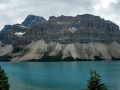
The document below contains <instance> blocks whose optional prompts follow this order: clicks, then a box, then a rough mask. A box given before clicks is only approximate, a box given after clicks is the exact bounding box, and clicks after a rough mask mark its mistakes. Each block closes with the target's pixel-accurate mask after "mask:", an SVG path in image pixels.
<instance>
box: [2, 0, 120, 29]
mask: <svg viewBox="0 0 120 90" xmlns="http://www.w3.org/2000/svg"><path fill="white" fill-rule="evenodd" d="M6 1H8V0H2V1H1V2H0V4H1V3H3V4H5V5H6V8H3V9H2V10H1V12H2V13H1V14H0V22H1V24H0V29H1V28H3V26H4V25H5V24H8V23H9V24H15V23H21V22H22V21H23V20H24V19H25V18H26V16H27V15H29V14H34V15H39V16H43V17H45V18H46V19H48V18H49V16H52V15H54V16H60V15H67V16H69V15H72V16H76V15H77V14H85V13H90V14H95V15H98V16H101V17H102V18H106V19H107V18H108V15H111V18H108V19H110V20H112V21H114V22H115V23H118V19H117V18H118V17H119V15H120V13H119V9H118V8H119V7H120V6H119V4H120V2H118V3H117V4H114V3H111V4H110V6H109V7H108V8H102V7H100V9H99V10H98V11H97V10H95V8H94V5H100V2H101V0H9V1H8V2H6ZM118 1H119V0H118ZM119 25H120V24H119Z"/></svg>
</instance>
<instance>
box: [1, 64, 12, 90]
mask: <svg viewBox="0 0 120 90" xmlns="http://www.w3.org/2000/svg"><path fill="white" fill-rule="evenodd" d="M9 88H10V85H9V83H8V77H7V76H6V73H5V71H4V70H3V69H2V67H1V66H0V90H9Z"/></svg>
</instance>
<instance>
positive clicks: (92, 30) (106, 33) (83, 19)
mask: <svg viewBox="0 0 120 90" xmlns="http://www.w3.org/2000/svg"><path fill="white" fill-rule="evenodd" d="M23 37H24V40H26V41H28V42H29V43H30V42H31V41H32V40H40V39H44V40H45V41H46V42H51V41H53V42H59V43H66V44H69V43H75V42H80V43H90V42H100V43H106V44H109V43H112V42H113V41H117V42H119V43H120V39H119V38H120V31H119V26H118V25H116V24H115V23H113V22H111V21H107V20H104V19H102V18H100V17H99V16H94V15H90V14H84V15H77V16H76V17H72V16H63V15H62V16H60V17H55V16H51V17H50V18H49V20H48V22H46V23H43V24H39V25H36V26H34V27H32V28H31V29H30V30H29V31H27V32H26V33H25V34H24V36H23Z"/></svg>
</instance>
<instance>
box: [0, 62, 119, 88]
mask: <svg viewBox="0 0 120 90" xmlns="http://www.w3.org/2000/svg"><path fill="white" fill-rule="evenodd" d="M0 66H2V68H3V69H4V70H5V72H6V73H7V76H9V83H10V86H11V88H10V90H83V89H85V88H86V84H87V80H88V79H89V77H90V74H89V70H90V69H91V70H96V71H97V73H98V74H100V75H101V76H102V82H104V83H105V84H106V85H107V87H108V90H120V61H80V62H78V61H77V62H0Z"/></svg>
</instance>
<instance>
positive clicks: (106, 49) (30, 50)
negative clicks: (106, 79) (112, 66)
mask: <svg viewBox="0 0 120 90" xmlns="http://www.w3.org/2000/svg"><path fill="white" fill-rule="evenodd" d="M36 18H39V16H31V15H28V16H27V18H26V19H28V21H27V20H26V19H25V20H24V21H23V22H27V24H30V25H27V24H26V26H25V24H23V23H22V24H15V25H13V26H12V27H11V28H9V29H8V30H7V31H6V32H5V33H4V35H3V37H2V39H1V42H2V45H5V46H6V45H7V44H10V45H12V48H13V49H11V50H13V51H14V49H15V50H18V51H19V49H20V51H19V52H16V53H12V51H11V52H9V53H4V54H5V55H6V54H8V55H11V56H12V58H11V60H12V61H26V60H33V59H35V60H44V59H43V58H42V57H44V58H45V57H46V58H47V57H50V58H53V57H56V56H59V58H61V60H64V59H65V58H69V57H72V58H73V59H74V60H76V59H77V60H95V57H96V58H99V59H104V60H111V59H112V58H117V59H119V58H120V57H119V56H120V53H119V52H120V44H119V43H120V30H119V26H118V25H116V24H115V23H113V22H112V21H109V20H104V19H103V18H101V17H99V16H94V15H91V14H83V15H77V16H64V15H61V16H58V17H56V16H50V17H49V20H48V21H43V22H40V23H37V22H36V23H33V24H31V23H32V21H34V20H37V19H36ZM29 19H30V20H29ZM38 21H39V19H38ZM27 27H29V28H27ZM19 47H20V48H19ZM2 48H3V47H1V49H2ZM2 50H3V49H2ZM3 51H4V50H3ZM1 52H2V51H1ZM2 55H3V54H2ZM45 55H46V56H45ZM48 59H49V58H48Z"/></svg>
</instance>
